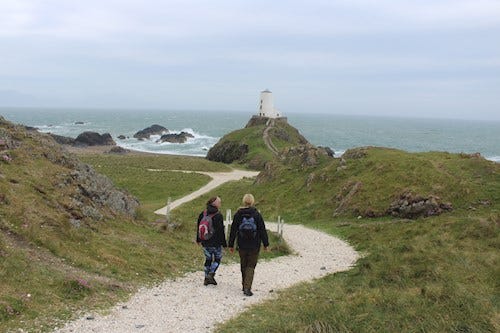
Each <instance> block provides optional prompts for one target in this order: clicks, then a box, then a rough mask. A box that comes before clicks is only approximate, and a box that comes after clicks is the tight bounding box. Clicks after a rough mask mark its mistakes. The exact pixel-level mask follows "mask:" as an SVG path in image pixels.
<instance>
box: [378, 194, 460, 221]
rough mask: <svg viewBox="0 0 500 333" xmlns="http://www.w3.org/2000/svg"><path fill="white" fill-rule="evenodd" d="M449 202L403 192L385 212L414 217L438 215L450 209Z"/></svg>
mask: <svg viewBox="0 0 500 333" xmlns="http://www.w3.org/2000/svg"><path fill="white" fill-rule="evenodd" d="M451 210H453V207H452V205H451V203H443V202H441V198H439V197H437V196H434V195H429V196H427V197H424V196H421V195H416V194H413V193H411V192H405V193H403V194H401V195H400V197H399V198H398V199H396V200H395V201H393V202H392V203H391V205H390V207H389V209H387V214H388V215H392V216H394V217H403V218H409V219H414V218H418V217H427V216H433V215H440V214H441V213H443V212H446V211H451Z"/></svg>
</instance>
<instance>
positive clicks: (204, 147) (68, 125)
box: [0, 108, 500, 162]
mask: <svg viewBox="0 0 500 333" xmlns="http://www.w3.org/2000/svg"><path fill="white" fill-rule="evenodd" d="M254 113H255V112H253V111H246V112H245V111H215V110H210V111H203V110H140V109H137V110H128V109H78V108H64V109H63V108H58V109H56V108H0V115H1V116H3V117H4V118H5V119H7V120H9V121H11V122H15V123H20V124H24V125H27V126H33V127H36V128H38V130H39V131H41V132H45V133H53V134H57V135H63V136H68V137H72V138H76V137H77V136H78V135H79V134H80V133H82V132H85V131H93V132H98V133H101V134H102V133H110V134H111V136H112V137H113V139H114V140H115V141H116V143H117V145H118V146H121V147H123V148H127V149H134V150H139V151H144V152H152V153H160V154H176V155H191V156H206V154H207V151H208V150H209V149H210V147H212V146H213V145H214V144H215V143H217V141H218V140H219V139H220V138H221V137H222V136H224V135H225V134H226V133H229V132H231V131H234V130H237V129H241V128H243V127H244V126H245V125H246V123H247V122H248V120H249V119H250V118H251V117H252V115H253V114H254ZM285 116H286V117H287V118H288V123H289V124H290V125H292V126H294V127H295V128H297V129H298V130H299V132H300V133H301V134H302V135H303V136H305V137H306V139H307V140H309V142H311V143H312V144H314V145H318V146H326V147H330V148H331V149H332V150H333V151H334V152H335V155H336V156H341V155H342V154H343V153H344V152H345V151H346V150H347V149H350V148H356V147H363V146H379V147H390V148H396V149H401V150H405V151H409V152H426V151H447V152H452V153H468V154H470V153H480V154H481V155H482V156H483V157H485V158H486V159H489V160H491V161H495V162H500V121H484V120H459V119H420V118H406V117H405V118H403V117H401V118H399V117H379V116H354V115H338V114H313V113H289V114H285ZM153 124H158V125H162V126H164V127H166V128H167V129H168V130H169V131H170V133H179V132H182V131H184V132H188V133H191V134H192V135H193V136H194V137H193V138H190V139H188V140H187V142H186V143H182V144H179V143H169V142H164V143H159V142H157V140H158V139H159V136H152V137H151V138H150V140H144V141H140V140H137V139H135V138H134V137H133V135H134V134H135V133H136V132H138V131H140V130H142V129H144V128H146V127H149V126H151V125H153ZM121 135H122V136H124V137H125V139H119V138H118V136H121Z"/></svg>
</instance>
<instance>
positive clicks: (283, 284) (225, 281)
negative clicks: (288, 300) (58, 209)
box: [56, 194, 358, 333]
mask: <svg viewBox="0 0 500 333" xmlns="http://www.w3.org/2000/svg"><path fill="white" fill-rule="evenodd" d="M198 195H201V194H198ZM198 195H196V196H198ZM184 202H185V201H184ZM266 226H267V228H268V229H270V230H276V227H277V226H276V224H275V223H269V222H267V223H266ZM283 237H284V238H285V240H286V241H287V243H288V244H289V245H290V247H291V248H292V249H293V251H294V252H295V254H294V255H290V256H283V257H279V258H276V259H273V260H271V261H261V262H259V263H258V264H257V268H256V270H255V277H254V283H253V288H252V290H253V292H254V296H252V297H247V296H244V295H243V293H242V291H241V272H240V268H239V264H231V265H225V264H224V263H223V264H222V265H221V266H220V268H219V270H218V271H217V275H216V279H217V282H218V283H219V284H218V285H217V286H212V285H210V286H203V277H204V273H203V272H202V271H201V270H200V271H199V272H194V273H189V274H186V275H185V276H183V277H180V278H177V279H174V280H167V281H165V282H163V283H161V284H160V285H158V286H157V287H154V288H149V289H141V290H139V291H138V292H137V293H136V294H135V295H134V296H132V298H131V299H129V300H128V301H127V302H125V303H123V304H118V305H116V306H115V307H113V308H112V309H110V311H109V313H108V314H107V315H101V314H87V315H85V316H83V317H81V318H80V319H77V320H75V321H73V322H70V323H68V324H66V326H65V327H63V328H62V329H59V330H57V331H56V332H59V333H66V332H82V333H87V332H120V333H124V332H148V333H150V332H151V333H153V332H158V333H160V332H161V333H166V332H176V333H177V332H210V331H213V329H214V327H215V325H217V324H218V323H221V322H224V321H226V320H228V319H229V318H231V317H233V316H235V315H237V314H239V313H241V312H243V311H244V310H245V309H246V308H248V307H249V306H250V305H252V304H255V303H258V302H262V301H264V300H268V299H271V298H273V297H276V296H275V295H276V293H275V292H274V291H276V290H279V289H284V288H287V287H290V286H292V285H294V284H297V283H299V282H303V281H310V280H312V279H315V278H319V277H322V276H325V275H327V274H331V273H334V272H339V271H344V270H348V269H349V268H350V267H351V266H352V265H353V264H354V263H355V262H356V260H357V258H358V253H357V252H356V251H355V250H354V249H353V248H352V247H351V246H350V245H349V244H347V243H346V242H344V241H342V240H340V239H338V238H336V237H333V236H330V235H328V234H326V233H323V232H320V231H317V230H313V229H310V228H306V227H304V226H302V225H285V226H284V231H283ZM199 257H200V268H201V265H202V264H203V255H202V251H201V249H200V256H199ZM199 313H205V318H206V319H205V320H200V318H199V315H198V314H199Z"/></svg>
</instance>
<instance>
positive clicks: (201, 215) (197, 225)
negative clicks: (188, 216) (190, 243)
mask: <svg viewBox="0 0 500 333" xmlns="http://www.w3.org/2000/svg"><path fill="white" fill-rule="evenodd" d="M202 218H203V213H201V214H200V216H198V222H197V223H196V243H198V245H200V244H201V239H200V235H198V228H199V227H200V221H201V219H202Z"/></svg>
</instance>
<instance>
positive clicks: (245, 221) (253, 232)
mask: <svg viewBox="0 0 500 333" xmlns="http://www.w3.org/2000/svg"><path fill="white" fill-rule="evenodd" d="M238 230H239V233H240V237H241V238H243V239H255V238H256V237H257V224H256V223H255V218H254V217H253V216H252V215H244V216H243V218H242V220H241V223H240V227H239V228H238Z"/></svg>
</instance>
